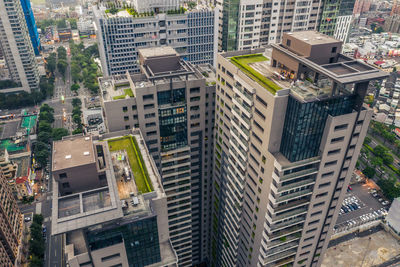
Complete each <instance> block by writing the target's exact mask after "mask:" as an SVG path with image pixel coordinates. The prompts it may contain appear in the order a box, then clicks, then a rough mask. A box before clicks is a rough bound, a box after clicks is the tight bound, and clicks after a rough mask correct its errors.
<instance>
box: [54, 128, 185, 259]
mask: <svg viewBox="0 0 400 267" xmlns="http://www.w3.org/2000/svg"><path fill="white" fill-rule="evenodd" d="M52 168H53V170H55V172H53V179H54V180H53V181H54V182H53V188H52V189H53V199H52V220H51V223H52V227H51V230H52V235H63V236H64V240H65V242H64V250H63V251H64V253H65V259H66V262H67V264H68V266H71V267H79V266H87V267H109V266H121V267H128V266H149V267H150V266H168V267H173V266H177V261H178V259H177V255H176V253H175V250H174V249H173V248H172V244H171V241H170V237H169V230H168V226H167V220H168V218H167V212H166V209H167V196H166V194H165V191H164V189H163V186H162V184H161V179H160V175H159V173H158V170H157V169H156V166H155V164H154V161H153V159H152V158H151V156H150V154H149V152H148V150H147V147H146V144H145V142H144V140H143V137H142V135H141V133H140V131H139V130H135V131H130V130H127V131H120V132H117V133H112V134H105V135H101V136H98V135H93V136H92V135H89V136H80V135H78V136H76V135H75V136H70V137H66V138H63V139H62V140H60V141H56V142H54V143H53V157H52Z"/></svg>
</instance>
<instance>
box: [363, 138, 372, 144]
mask: <svg viewBox="0 0 400 267" xmlns="http://www.w3.org/2000/svg"><path fill="white" fill-rule="evenodd" d="M371 141H372V139H371V137H368V136H366V137H365V139H364V144H366V145H369V144H370V143H371Z"/></svg>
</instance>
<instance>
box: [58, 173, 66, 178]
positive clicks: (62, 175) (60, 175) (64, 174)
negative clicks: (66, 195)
mask: <svg viewBox="0 0 400 267" xmlns="http://www.w3.org/2000/svg"><path fill="white" fill-rule="evenodd" d="M58 177H59V178H60V179H65V178H67V174H66V173H65V172H63V173H60V174H59V175H58Z"/></svg>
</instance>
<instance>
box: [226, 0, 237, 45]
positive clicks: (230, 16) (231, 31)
mask: <svg viewBox="0 0 400 267" xmlns="http://www.w3.org/2000/svg"><path fill="white" fill-rule="evenodd" d="M239 8H240V1H239V0H226V1H223V11H222V12H223V17H222V50H224V51H232V50H236V49H237V35H238V23H239Z"/></svg>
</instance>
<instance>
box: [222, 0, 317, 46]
mask: <svg viewBox="0 0 400 267" xmlns="http://www.w3.org/2000/svg"><path fill="white" fill-rule="evenodd" d="M216 5H217V7H218V8H219V9H220V10H221V15H220V19H219V40H218V49H219V50H220V51H233V50H243V49H254V48H259V47H261V46H265V45H267V44H273V43H279V42H280V41H281V38H282V34H283V33H285V32H293V31H304V30H317V29H318V23H319V21H320V15H321V12H322V8H323V0H316V1H289V0H285V1H280V0H279V1H278V0H273V1H267V0H246V1H240V0H216Z"/></svg>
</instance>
